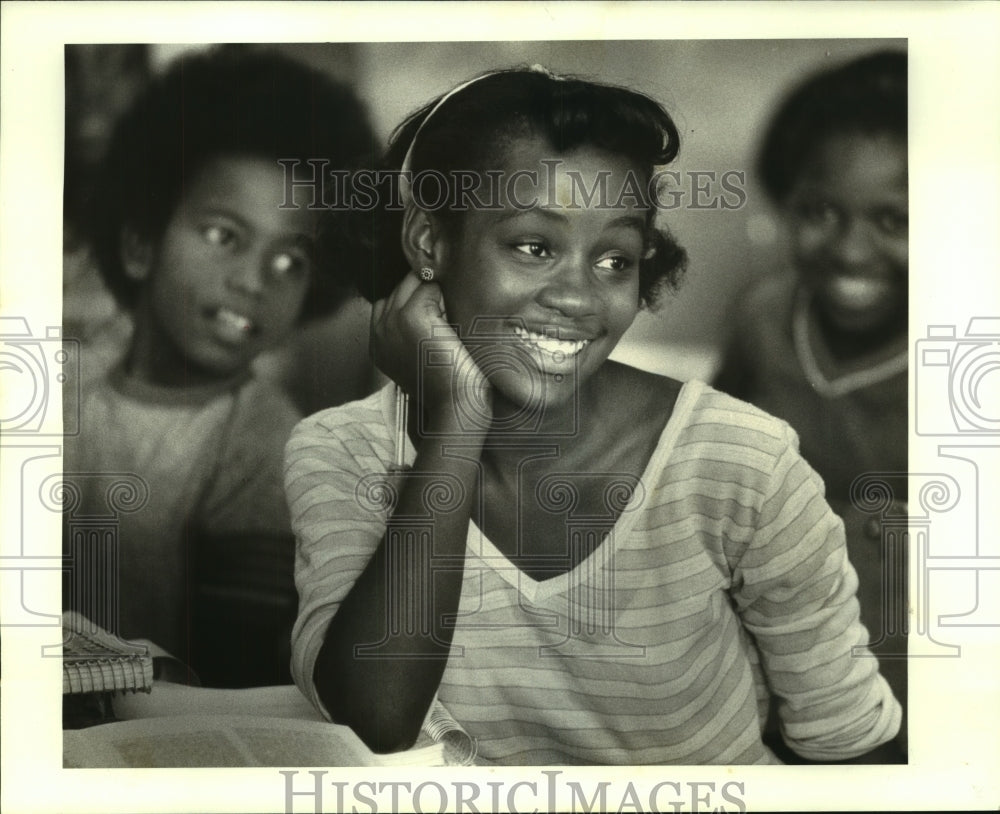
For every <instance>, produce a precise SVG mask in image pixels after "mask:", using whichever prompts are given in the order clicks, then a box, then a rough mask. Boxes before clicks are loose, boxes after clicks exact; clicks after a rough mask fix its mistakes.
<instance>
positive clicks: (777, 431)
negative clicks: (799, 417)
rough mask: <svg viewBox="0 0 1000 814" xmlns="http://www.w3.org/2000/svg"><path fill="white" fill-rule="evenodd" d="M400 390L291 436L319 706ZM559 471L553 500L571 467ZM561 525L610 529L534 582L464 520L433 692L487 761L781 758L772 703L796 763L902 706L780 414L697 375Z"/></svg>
mask: <svg viewBox="0 0 1000 814" xmlns="http://www.w3.org/2000/svg"><path fill="white" fill-rule="evenodd" d="M392 405H393V402H392V391H391V388H387V389H384V390H382V391H381V392H379V393H376V394H374V395H372V396H370V397H369V398H367V399H365V400H363V401H359V402H355V403H353V404H349V405H345V406H343V407H338V408H334V409H331V410H327V411H324V412H321V413H318V414H316V415H314V416H312V417H310V418H308V419H306V420H305V421H303V422H302V423H301V424H299V426H298V427H297V429H296V430H295V432H294V433H293V436H292V438H291V440H290V441H289V444H288V447H287V449H286V471H285V484H286V491H287V494H288V498H289V504H290V507H291V512H292V519H293V527H294V529H295V532H296V536H297V538H298V554H297V562H296V583H297V586H298V589H299V598H300V605H299V618H298V621H297V623H296V626H295V630H294V632H293V635H292V649H293V653H292V673H293V676H294V677H295V680H296V682H297V684H298V685H299V687H300V688H301V689H302V690H303V692H305V693H306V695H307V696H308V697H309V698H311V699H312V701H313V703H314V704H316V706H317V707H318V708H319V709H320V710H321V711H323V707H322V704H321V702H320V700H319V698H318V696H317V693H316V690H315V687H314V685H313V681H312V675H313V668H314V665H315V662H316V657H317V654H318V652H319V649H320V647H321V645H322V642H323V636H324V632H325V630H326V627H327V625H328V624H329V622H330V619H331V618H332V617H333V615H334V614H335V613H336V611H337V607H338V603H339V602H340V601H341V600H342V599H343V597H344V596H345V595H346V594H347V592H348V591H349V590H350V588H351V586H352V585H353V583H354V581H355V579H357V577H358V575H359V574H360V573H361V571H362V569H363V568H364V566H365V564H366V563H367V561H368V560H369V558H370V557H371V555H372V553H373V552H374V550H375V549H376V548H377V546H378V545H379V542H380V540H381V538H382V536H383V534H384V531H385V525H386V521H387V516H388V515H387V511H386V510H385V509H384V508H382V509H379V508H378V507H376V506H374V505H372V504H371V502H370V501H369V496H367V495H366V490H365V488H364V484H365V483H369V482H370V480H368V481H366V480H364V479H365V478H366V477H368V478H369V479H370V477H371V476H372V475H373V473H378V474H382V473H385V472H386V470H387V468H388V466H389V464H390V462H391V461H392V460H393V456H394V449H393V444H394V441H393V434H392V426H393V423H392V409H393V408H392ZM406 457H407V460H408V461H411V462H412V460H413V458H414V457H415V451H414V450H413V449H412V447H411V446H410V445H409V444H407V450H406ZM564 480H565V483H566V484H567V485H566V486H565V488H564V491H563V493H562V494H564V495H565V494H568V493H569V492H566V491H565V490H567V489H568V490H570V492H571V491H572V488H573V487H572V481H573V473H567V476H566V478H565V479H564ZM553 494H555V495H557V496H558V494H559V493H558V490H557V491H556V492H554V493H553ZM619 508H621V507H619ZM566 527H567V542H568V545H573V544H574V540H577V541H580V540H582V539H583V538H584V537H585V536H586V535H587V534H591V535H593V534H599V535H600V537H599V538H598V539H602V540H603V542H602V543H601V545H599V546H598V547H597V548H596V549H595V550H594V551H593V552H592V553H591V554H590V556H589V557H587V558H586V559H585V560H583V561H582V562H580V564H579V565H577V566H576V567H575V568H574V569H572V570H571V571H569V572H567V573H563V574H559V575H557V576H553V577H551V578H549V579H545V580H535V579H532V578H531V577H529V576H527V575H526V574H524V573H523V572H521V571H519V570H518V569H517V568H516V567H514V566H513V565H512V564H511V563H510V561H509V560H507V558H506V557H505V556H504V555H503V554H502V553H501V552H500V551H499V550H498V549H497V548H496V547H495V546H494V545H493V544H492V543H491V542H490V541H489V540H488V539H487V538H486V537H485V535H483V534H482V533H481V532H480V530H479V529H478V528H477V526H476V525H475V523H473V522H470V524H469V534H468V542H467V547H466V563H465V578H464V583H463V593H462V597H461V602H460V606H459V612H458V615H457V618H456V621H455V634H454V640H453V643H452V650H451V656H450V658H449V661H448V664H447V666H446V668H445V672H444V675H443V677H442V680H441V684H440V687H439V689H438V697H439V699H440V701H441V702H442V703H443V704H444V706H445V707H446V708H447V709H448V710H449V711H450V712H451V714H452V715H453V716H454V717H455V718H456V719H457V720H458V721H459V722H460V723H461V724H462V725H463V727H465V729H466V730H467V731H468V732H469V734H470V735H472V736H473V737H475V738H476V739H477V740H478V742H479V755H480V758H482V759H483V760H484V761H485V762H493V763H498V764H520V765H543V764H564V765H569V764H689V765H691V764H719V763H723V764H725V763H729V764H746V763H772V762H777V761H776V758H775V757H774V756H773V754H772V753H771V752H770V750H769V749H767V747H766V746H764V744H763V743H762V741H761V728H762V722H763V720H764V716H765V714H766V711H767V705H768V703H769V699H770V698H773V699H775V701H776V702H777V704H778V705H779V716H780V720H781V726H782V733H783V736H784V738H785V740H786V741H787V742H788V744H789V745H790V746H791V747H792V748H794V749H795V750H796V751H797V752H799V753H800V754H801V755H802V756H804V757H806V758H809V759H813V760H842V759H847V758H850V757H853V756H856V755H859V754H862V753H864V752H866V751H868V750H870V749H872V748H874V747H875V746H878V745H880V744H881V743H884V742H886V741H888V740H890V739H891V738H892V737H893V736H894V735H895V734H896V732H897V730H898V729H899V726H900V719H901V711H900V707H899V704H898V703H897V702H896V700H895V699H894V698H893V696H892V693H891V691H890V690H889V688H888V686H887V684H886V683H885V681H884V679H883V678H882V677H881V676H880V675H879V673H878V666H877V662H876V660H875V659H874V658H872V657H871V655H870V653H869V652H868V651H867V649H866V648H865V647H864V645H865V643H866V642H867V640H868V636H867V633H866V631H865V629H864V628H863V627H862V626H861V625H860V623H859V621H858V604H857V601H856V599H855V590H856V587H857V577H856V575H855V572H854V570H853V569H852V568H851V566H850V564H849V562H848V561H847V558H846V555H845V548H844V535H843V526H842V524H841V522H840V520H838V519H837V517H836V516H835V515H833V514H832V512H831V511H830V509H829V507H828V506H827V504H826V502H825V500H824V499H823V484H822V482H821V481H820V480H819V478H818V477H817V476H816V474H815V473H814V472H813V471H812V470H811V469H810V468H809V467H808V465H807V464H806V463H805V462H804V461H803V460H802V458H801V457H800V456H799V454H798V452H797V440H796V438H795V435H794V433H793V432H792V431H791V429H790V428H789V427H788V426H787V425H786V424H785V423H783V422H781V421H779V420H777V419H774V418H772V417H770V416H768V415H766V414H765V413H762V412H761V411H759V410H757V409H756V408H753V407H751V406H749V405H747V404H744V403H743V402H740V401H736V400H734V399H732V398H730V397H728V396H725V395H722V394H720V393H718V392H716V391H714V390H712V389H711V388H709V387H707V386H706V385H704V384H701V383H699V382H689V383H687V384H686V385H685V386H684V388H683V390H682V391H681V394H680V397H679V399H678V401H677V404H676V406H675V409H674V413H673V415H672V416H671V418H670V420H669V421H668V422H667V425H666V427H665V428H664V430H663V433H662V435H661V437H660V440H659V443H658V445H657V447H656V449H655V451H654V453H653V455H652V457H651V458H650V461H649V463H648V465H647V467H646V469H645V472H644V474H643V477H642V479H641V481H640V482H639V483H638V484H637V485H635V487H634V488H633V489H632V491H631V497H630V498H628V502H627V505H625V506H624V510H623V511H621V512H620V514H618V515H617V519H616V520H613V521H611V522H610V523H606V524H602V522H601V520H600V518H599V517H597V518H595V517H594V516H592V515H591V516H584V517H575V516H574V515H573V513H572V512H569V513H568V514H567V522H566ZM345 669H350V665H345Z"/></svg>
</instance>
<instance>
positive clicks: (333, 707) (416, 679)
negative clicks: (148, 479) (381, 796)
mask: <svg viewBox="0 0 1000 814" xmlns="http://www.w3.org/2000/svg"><path fill="white" fill-rule="evenodd" d="M434 423H435V425H436V426H431V427H428V428H427V429H428V430H430V432H429V434H428V436H427V437H426V438H425V440H424V442H423V443H422V444H421V448H420V451H419V452H418V454H417V458H416V460H415V461H414V465H413V468H412V469H411V470H410V471H409V472H407V474H406V475H405V476H404V477H403V482H402V484H401V486H400V492H399V500H398V503H397V506H396V508H395V511H394V513H393V516H392V519H391V520H390V521H389V524H388V526H387V529H386V534H385V536H384V537H383V539H382V542H381V544H380V545H379V547H378V549H377V550H376V552H375V554H374V556H373V557H372V559H371V561H370V562H369V563H368V565H367V567H366V568H365V570H364V571H363V572H362V574H361V576H360V577H359V578H358V580H357V582H356V583H355V584H354V586H353V588H352V589H351V591H350V592H349V593H348V594H347V596H346V597H345V598H344V601H343V602H342V603H341V605H340V607H339V608H338V610H337V614H336V616H334V618H333V620H332V621H331V623H330V627H329V628H328V630H327V633H326V637H325V639H324V642H323V646H322V648H321V649H320V652H319V656H318V659H317V662H316V668H315V671H314V675H313V677H314V680H315V682H316V689H317V692H318V693H319V696H320V698H321V700H322V701H323V704H324V705H325V706H326V708H327V711H328V712H329V713H330V715H331V717H332V718H333V720H335V721H336V722H338V723H342V724H347V725H349V726H350V727H351V728H352V729H354V731H355V732H356V733H357V734H358V736H359V737H360V738H361V739H362V740H363V741H364V742H365V743H366V744H367V745H368V746H369V748H371V749H372V750H373V751H376V752H390V751H396V750H399V749H404V748H408V747H409V746H411V745H412V744H413V742H414V741H415V740H416V738H417V736H418V735H419V732H420V726H421V724H422V723H423V719H424V716H425V715H426V712H427V709H428V708H429V706H430V703H431V701H432V700H433V698H434V694H435V693H436V692H437V688H438V684H439V683H440V680H441V676H442V674H443V672H444V668H445V665H446V663H447V657H448V652H449V649H450V645H451V639H452V633H453V630H452V628H451V627H445V626H444V624H443V619H444V618H446V617H447V616H449V615H451V614H454V613H455V612H457V610H458V604H459V599H460V597H461V592H462V576H463V570H464V557H465V544H466V538H467V535H468V525H469V517H470V515H471V512H472V508H473V501H474V500H475V499H476V495H477V494H478V460H479V456H480V454H481V451H482V444H483V438H482V437H481V435H479V434H469V433H468V432H462V431H461V428H460V426H459V424H458V422H457V420H456V418H455V417H454V415H439V416H438V417H437V420H436V421H435V422H434ZM449 446H452V447H453V448H454V449H455V450H456V452H455V454H448V453H447V452H446V450H447V448H448V447H449ZM435 489H439V490H440V493H439V494H446V495H449V496H450V497H451V500H449V501H447V502H446V503H445V504H444V505H440V504H439V505H438V508H439V509H440V511H430V512H429V511H428V508H429V507H428V505H427V503H428V500H427V498H428V497H429V496H430V495H431V494H432V492H433V491H434V490H435Z"/></svg>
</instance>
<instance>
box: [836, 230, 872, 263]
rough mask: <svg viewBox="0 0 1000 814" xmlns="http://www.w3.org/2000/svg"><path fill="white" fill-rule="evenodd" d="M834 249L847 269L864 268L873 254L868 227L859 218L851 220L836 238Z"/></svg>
mask: <svg viewBox="0 0 1000 814" xmlns="http://www.w3.org/2000/svg"><path fill="white" fill-rule="evenodd" d="M832 249H833V252H834V253H835V254H836V256H837V258H838V259H839V260H840V262H841V263H842V264H843V265H844V266H845V267H846V268H851V267H854V266H863V265H865V264H867V263H868V262H869V261H870V260H871V258H872V254H873V248H872V240H871V234H870V233H869V230H868V227H867V225H866V224H865V223H863V222H862V221H861V220H860V219H858V218H851V219H850V220H848V221H847V223H846V224H845V225H844V228H843V229H841V230H840V232H839V233H838V234H837V235H836V236H835V237H834V239H833V241H832Z"/></svg>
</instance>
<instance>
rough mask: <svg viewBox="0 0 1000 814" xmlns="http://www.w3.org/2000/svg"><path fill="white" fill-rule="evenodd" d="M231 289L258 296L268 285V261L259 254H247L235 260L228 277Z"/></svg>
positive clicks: (227, 280)
mask: <svg viewBox="0 0 1000 814" xmlns="http://www.w3.org/2000/svg"><path fill="white" fill-rule="evenodd" d="M226 282H227V283H228V284H229V285H230V287H232V288H234V289H235V290H237V291H240V292H242V293H244V294H250V295H253V296H256V295H258V294H260V293H261V292H262V291H263V290H264V287H265V285H266V284H267V260H266V258H265V257H264V256H263V255H262V254H261V253H258V252H246V253H245V254H243V255H241V256H240V257H237V258H235V259H234V261H233V264H232V266H231V267H230V268H229V271H228V274H227V276H226Z"/></svg>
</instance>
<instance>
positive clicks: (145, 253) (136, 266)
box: [119, 226, 153, 280]
mask: <svg viewBox="0 0 1000 814" xmlns="http://www.w3.org/2000/svg"><path fill="white" fill-rule="evenodd" d="M119 251H120V252H121V258H122V267H123V268H124V269H125V274H126V275H128V277H129V279H130V280H145V279H146V278H147V277H149V272H150V271H151V270H152V268H153V245H152V243H150V241H149V240H147V239H146V238H144V237H141V236H140V235H139V233H138V232H136V231H135V230H134V229H132V228H131V227H129V226H126V227H124V228H123V229H122V234H121V240H120V248H119Z"/></svg>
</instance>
